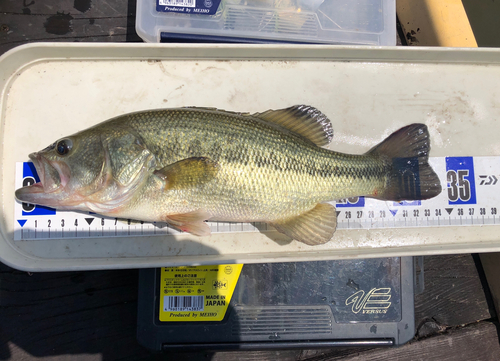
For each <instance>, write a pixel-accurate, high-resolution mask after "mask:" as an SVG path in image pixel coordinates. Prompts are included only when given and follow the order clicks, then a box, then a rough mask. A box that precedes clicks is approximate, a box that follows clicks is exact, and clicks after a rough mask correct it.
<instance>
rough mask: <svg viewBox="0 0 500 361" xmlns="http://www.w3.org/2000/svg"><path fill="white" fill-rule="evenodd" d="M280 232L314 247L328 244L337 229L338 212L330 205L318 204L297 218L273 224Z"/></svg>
mask: <svg viewBox="0 0 500 361" xmlns="http://www.w3.org/2000/svg"><path fill="white" fill-rule="evenodd" d="M272 225H273V226H274V228H276V230H277V231H278V232H281V233H283V234H286V235H287V236H288V237H291V238H293V239H295V240H296V241H299V242H302V243H305V244H308V245H311V246H314V245H317V244H323V243H326V242H328V241H329V240H330V239H331V238H332V237H333V233H334V232H335V229H336V228H337V212H335V207H334V206H332V205H331V204H328V203H318V204H317V205H316V207H314V208H313V209H311V210H310V211H308V212H306V213H303V214H300V215H298V216H297V217H294V218H291V219H286V220H282V221H275V222H273V223H272Z"/></svg>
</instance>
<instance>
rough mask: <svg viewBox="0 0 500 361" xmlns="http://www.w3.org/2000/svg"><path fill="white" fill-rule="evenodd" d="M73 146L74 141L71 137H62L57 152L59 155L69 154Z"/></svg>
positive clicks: (57, 144) (57, 145)
mask: <svg viewBox="0 0 500 361" xmlns="http://www.w3.org/2000/svg"><path fill="white" fill-rule="evenodd" d="M72 148H73V142H72V141H71V139H62V140H60V141H58V142H57V143H56V152H57V154H59V155H66V154H68V153H69V152H70V151H71V149H72Z"/></svg>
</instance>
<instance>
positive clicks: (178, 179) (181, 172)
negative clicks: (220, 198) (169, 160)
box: [154, 157, 218, 189]
mask: <svg viewBox="0 0 500 361" xmlns="http://www.w3.org/2000/svg"><path fill="white" fill-rule="evenodd" d="M217 170H218V166H217V163H216V162H214V161H212V160H211V159H209V158H206V157H193V158H187V159H183V160H180V161H178V162H176V163H173V164H169V165H167V166H166V167H164V168H162V169H159V170H157V171H155V172H154V174H155V175H156V176H157V177H159V178H161V179H162V180H163V181H165V188H168V189H172V188H187V187H193V186H199V185H201V184H204V183H206V182H209V181H211V180H212V179H213V178H214V177H215V174H216V173H217Z"/></svg>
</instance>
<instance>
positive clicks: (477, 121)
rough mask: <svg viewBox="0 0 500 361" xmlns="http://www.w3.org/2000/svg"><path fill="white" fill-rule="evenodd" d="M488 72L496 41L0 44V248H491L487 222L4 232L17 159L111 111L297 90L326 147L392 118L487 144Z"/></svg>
mask: <svg viewBox="0 0 500 361" xmlns="http://www.w3.org/2000/svg"><path fill="white" fill-rule="evenodd" d="M498 84H500V50H499V49H484V48H483V49H447V48H395V47H393V48H377V47H373V48H370V47H336V46H307V45H300V46H297V45H294V46H290V45H217V46H214V45H210V46H202V45H169V46H165V44H84V43H67V44H64V43H50V44H44V43H36V44H30V45H26V46H22V47H19V48H16V49H13V50H11V51H9V52H8V53H5V54H4V55H3V56H2V57H0V91H1V98H0V100H1V113H0V138H1V148H0V164H1V168H0V169H1V171H0V189H1V192H2V199H1V208H0V210H1V212H0V258H1V261H2V262H4V263H6V264H8V265H10V266H12V267H15V268H19V269H24V270H31V271H51V270H53V271H54V270H82V269H111V268H148V267H158V266H177V265H196V264H217V263H232V262H236V263H238V262H241V263H260V262H278V261H280V262H281V261H307V260H324V259H341V258H369V257H386V256H387V257H388V256H404V255H425V254H438V253H460V252H466V253H470V252H487V251H488V252H490V251H500V232H499V231H500V228H498V227H499V226H498V225H478V226H464V227H460V226H453V225H452V226H446V227H421V228H392V229H371V230H367V229H355V230H353V229H351V230H342V229H340V230H338V231H337V232H336V233H335V235H334V238H333V239H332V240H331V241H330V242H328V243H326V244H324V245H321V246H316V247H311V246H307V245H304V244H301V243H299V242H295V241H293V242H290V241H289V240H286V239H285V238H284V237H283V236H282V235H280V234H278V233H277V232H270V233H259V232H252V233H248V232H243V233H218V234H217V233H214V234H212V236H210V237H204V238H198V237H194V236H191V235H189V234H180V235H169V236H144V237H141V236H134V237H124V238H116V237H114V238H113V237H100V238H78V239H49V240H32V241H14V238H13V229H14V224H15V223H16V218H15V217H14V204H15V200H14V191H15V187H16V186H15V184H14V173H15V167H16V162H22V161H26V160H27V155H28V154H29V153H31V152H33V151H37V150H40V149H43V148H44V147H46V146H47V145H48V144H50V143H51V142H52V141H54V140H56V139H58V138H60V137H62V136H65V135H69V134H72V133H74V132H76V131H79V130H82V129H85V128H87V127H89V126H92V125H95V124H97V123H99V122H101V121H103V120H106V119H109V118H111V117H114V116H117V115H119V114H123V113H127V112H131V111H137V110H144V109H154V108H165V107H179V106H188V105H190V106H204V107H217V108H221V109H226V110H232V111H242V112H262V111H264V110H267V109H279V108H285V107H287V106H290V105H292V104H298V103H303V104H311V105H313V106H316V107H317V108H319V109H321V110H322V111H323V112H324V113H325V114H327V115H328V116H329V117H330V119H331V120H332V123H333V128H334V131H335V135H334V140H333V142H332V144H330V145H329V148H330V149H335V150H338V151H342V152H350V153H363V152H365V151H366V150H367V149H369V148H371V147H372V146H373V145H375V144H377V143H378V142H380V141H381V140H382V139H384V138H385V137H386V136H387V135H388V134H389V133H390V132H391V131H393V130H396V129H398V128H400V127H402V126H404V125H407V124H410V123H413V122H425V123H427V125H428V126H429V129H430V134H431V138H432V151H431V155H432V156H433V157H444V156H498V155H500V141H499V138H498V134H499V130H500V128H499V124H498V119H500V95H499V94H500V93H499V90H498ZM479 176H480V175H479V174H478V175H477V177H479ZM477 179H478V181H477V183H479V178H477ZM444 186H446V185H444ZM491 187H493V188H491V189H492V191H493V190H496V188H494V187H496V186H493V185H491ZM498 187H500V183H499V185H498ZM485 189H486V188H485ZM488 189H490V188H488ZM499 189H500V188H499ZM497 193H498V191H497ZM443 212H444V210H443Z"/></svg>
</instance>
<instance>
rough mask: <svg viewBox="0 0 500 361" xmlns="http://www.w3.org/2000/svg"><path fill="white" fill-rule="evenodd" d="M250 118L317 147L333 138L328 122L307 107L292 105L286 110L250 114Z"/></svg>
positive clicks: (318, 113)
mask: <svg viewBox="0 0 500 361" xmlns="http://www.w3.org/2000/svg"><path fill="white" fill-rule="evenodd" d="M252 116H253V117H255V118H259V119H262V120H264V121H266V122H269V123H274V124H277V125H279V126H281V127H283V128H285V129H288V130H289V131H291V132H293V133H296V134H298V135H300V136H302V137H303V138H306V139H308V140H309V141H311V142H313V143H314V144H316V145H318V146H324V145H327V144H328V143H330V141H331V140H332V137H333V128H332V123H331V122H330V120H329V119H328V118H327V116H326V115H324V114H323V113H322V112H320V111H319V110H318V109H316V108H314V107H311V106H309V105H294V106H293V107H290V108H286V109H279V110H268V111H266V112H263V113H255V114H252Z"/></svg>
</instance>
